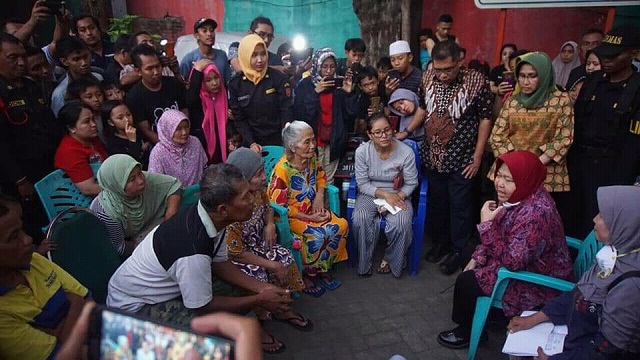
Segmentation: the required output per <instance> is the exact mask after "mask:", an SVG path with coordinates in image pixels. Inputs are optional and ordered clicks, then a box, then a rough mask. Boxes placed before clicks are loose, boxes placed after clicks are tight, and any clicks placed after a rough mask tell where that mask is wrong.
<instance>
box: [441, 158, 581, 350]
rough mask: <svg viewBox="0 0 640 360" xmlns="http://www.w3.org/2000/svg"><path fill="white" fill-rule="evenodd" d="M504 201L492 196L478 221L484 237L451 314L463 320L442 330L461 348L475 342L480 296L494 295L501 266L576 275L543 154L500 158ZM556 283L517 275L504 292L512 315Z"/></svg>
mask: <svg viewBox="0 0 640 360" xmlns="http://www.w3.org/2000/svg"><path fill="white" fill-rule="evenodd" d="M496 167H497V169H498V170H496V172H495V174H494V177H495V181H494V184H495V189H496V192H497V194H498V201H497V202H496V201H487V202H486V203H485V204H484V206H483V207H482V210H481V212H480V219H481V223H480V224H479V225H478V232H479V233H480V240H481V243H480V245H478V246H477V247H476V250H475V252H474V253H473V256H472V258H471V261H469V264H467V266H466V267H465V269H464V271H463V272H462V273H461V274H460V275H458V278H457V279H456V284H455V288H454V292H453V311H452V315H451V319H452V320H453V322H455V323H457V324H458V327H456V328H455V329H452V330H448V331H443V332H441V333H440V334H438V337H437V340H438V342H439V343H440V344H441V345H443V346H446V347H449V348H454V349H459V348H464V347H467V346H469V337H470V332H471V324H472V321H473V314H474V312H475V308H476V299H477V298H478V297H479V296H489V295H490V294H491V292H492V291H493V287H494V285H495V283H496V280H497V276H498V269H499V268H500V267H505V268H507V269H509V270H512V271H518V270H526V271H531V272H536V273H540V274H545V275H550V276H553V277H556V278H560V279H567V280H571V277H572V274H573V267H572V264H571V258H570V257H569V248H568V247H567V243H566V240H565V237H564V231H563V228H562V221H561V220H560V215H559V214H558V211H557V210H556V206H555V203H554V201H553V199H551V196H549V193H548V192H547V191H546V190H545V189H544V187H543V186H542V185H543V182H544V179H545V174H546V169H545V166H544V165H543V164H542V162H540V160H539V159H538V156H536V155H535V154H533V153H531V152H528V151H513V152H510V153H508V154H505V155H502V156H501V157H499V158H498V159H497V160H496ZM558 293H559V292H558V291H557V290H553V289H551V288H547V287H543V286H539V285H534V284H531V283H525V282H520V281H512V282H510V283H509V285H508V286H507V289H506V290H505V293H504V296H503V297H502V309H503V311H504V314H505V315H506V316H514V315H519V314H520V313H521V312H522V311H524V310H533V309H535V308H537V307H539V306H542V305H544V303H545V302H546V301H547V300H549V299H551V298H553V297H555V296H557V295H558Z"/></svg>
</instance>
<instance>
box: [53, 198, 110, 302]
mask: <svg viewBox="0 0 640 360" xmlns="http://www.w3.org/2000/svg"><path fill="white" fill-rule="evenodd" d="M46 237H47V238H48V239H51V241H52V242H54V243H55V244H57V245H58V248H57V249H56V250H53V251H50V252H49V254H48V255H49V260H51V261H53V262H54V263H56V264H58V265H59V266H60V267H62V268H63V269H64V270H66V271H67V272H68V273H69V274H71V275H72V276H73V277H75V278H76V280H78V281H79V282H80V283H81V284H82V285H84V286H86V287H87V288H88V289H89V290H90V291H91V293H92V297H93V299H94V300H95V301H96V302H98V303H104V302H105V301H106V299H107V286H108V284H109V279H110V278H111V276H112V275H113V273H114V272H115V271H116V269H118V267H119V266H120V264H122V260H121V259H120V256H118V252H117V251H116V249H115V248H114V247H113V244H112V243H111V239H110V238H109V234H108V233H107V229H106V228H105V226H104V225H103V224H102V221H100V219H98V218H97V217H96V216H95V214H94V213H93V212H92V211H91V210H89V209H86V208H83V207H79V206H74V207H71V208H69V209H66V210H64V211H62V212H60V213H59V214H58V215H57V216H56V217H55V218H54V219H53V221H52V222H51V225H50V226H49V230H47V235H46Z"/></svg>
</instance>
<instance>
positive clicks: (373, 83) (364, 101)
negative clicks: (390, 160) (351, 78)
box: [352, 58, 388, 135]
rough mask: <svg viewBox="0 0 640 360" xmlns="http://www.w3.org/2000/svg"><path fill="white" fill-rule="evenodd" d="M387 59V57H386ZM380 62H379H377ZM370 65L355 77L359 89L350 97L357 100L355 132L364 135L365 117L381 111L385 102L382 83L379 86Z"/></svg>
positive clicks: (375, 73) (374, 70) (365, 127)
mask: <svg viewBox="0 0 640 360" xmlns="http://www.w3.org/2000/svg"><path fill="white" fill-rule="evenodd" d="M387 59H388V58H387ZM378 63H380V62H378ZM379 73H380V70H378V71H376V69H374V68H373V67H371V66H365V67H363V68H362V69H361V70H360V73H359V74H358V76H357V77H356V82H357V84H358V89H359V91H358V92H357V96H356V97H354V98H352V99H355V101H356V102H357V105H356V106H357V109H358V113H357V115H356V124H355V132H356V134H361V135H364V134H365V132H366V130H367V119H368V118H369V117H371V115H373V114H375V113H378V112H381V111H382V110H383V108H384V104H385V103H386V97H385V93H384V84H383V85H382V87H380V83H379V82H378V75H377V74H379Z"/></svg>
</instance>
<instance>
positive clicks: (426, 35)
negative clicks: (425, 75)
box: [418, 28, 436, 71]
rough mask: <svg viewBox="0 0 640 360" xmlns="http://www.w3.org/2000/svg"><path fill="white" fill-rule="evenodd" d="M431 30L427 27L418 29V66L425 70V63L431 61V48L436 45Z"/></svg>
mask: <svg viewBox="0 0 640 360" xmlns="http://www.w3.org/2000/svg"><path fill="white" fill-rule="evenodd" d="M434 36H435V35H434V34H433V30H431V29H429V28H424V29H422V30H420V33H419V34H418V40H419V41H420V68H421V69H422V71H426V70H427V64H429V61H431V49H433V47H434V46H436V43H435V41H433V37H434Z"/></svg>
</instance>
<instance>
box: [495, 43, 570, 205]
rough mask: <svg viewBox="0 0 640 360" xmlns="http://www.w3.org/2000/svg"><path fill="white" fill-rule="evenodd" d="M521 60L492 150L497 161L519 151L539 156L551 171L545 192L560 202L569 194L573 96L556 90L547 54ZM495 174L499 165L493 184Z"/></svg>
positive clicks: (497, 123) (525, 56) (539, 53)
mask: <svg viewBox="0 0 640 360" xmlns="http://www.w3.org/2000/svg"><path fill="white" fill-rule="evenodd" d="M521 59H522V60H521V61H520V62H519V63H518V65H517V66H516V69H515V70H516V77H517V80H518V82H517V84H516V89H515V91H514V92H513V95H512V96H511V98H510V99H509V100H508V101H507V102H506V103H505V104H504V105H503V106H502V110H501V111H500V116H499V117H498V119H497V120H496V123H495V125H494V127H493V130H492V131H491V136H490V142H491V148H492V149H493V153H494V155H495V157H496V159H497V158H498V157H499V156H501V155H504V154H506V153H508V152H511V151H515V150H527V151H530V152H532V153H534V154H536V155H538V158H539V159H540V161H541V162H542V163H543V164H544V165H546V168H547V175H546V178H545V181H544V186H545V189H546V190H547V191H548V192H550V193H551V194H552V195H553V197H554V199H555V200H556V202H557V201H558V199H559V197H560V196H559V195H558V193H566V192H568V191H569V175H568V172H567V164H566V161H565V157H566V155H567V151H568V150H569V147H570V146H571V143H572V142H573V107H572V106H571V100H570V98H569V94H568V93H566V92H562V91H560V90H558V89H557V87H556V81H555V76H554V73H553V67H552V66H551V60H550V59H549V56H547V54H545V53H542V52H531V53H528V54H526V55H523V56H522V57H521ZM494 173H495V164H494V167H493V169H492V170H491V171H489V178H490V179H492V180H493V176H494ZM559 207H560V208H561V207H562V206H559ZM559 210H560V211H561V214H562V213H563V211H562V209H559Z"/></svg>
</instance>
